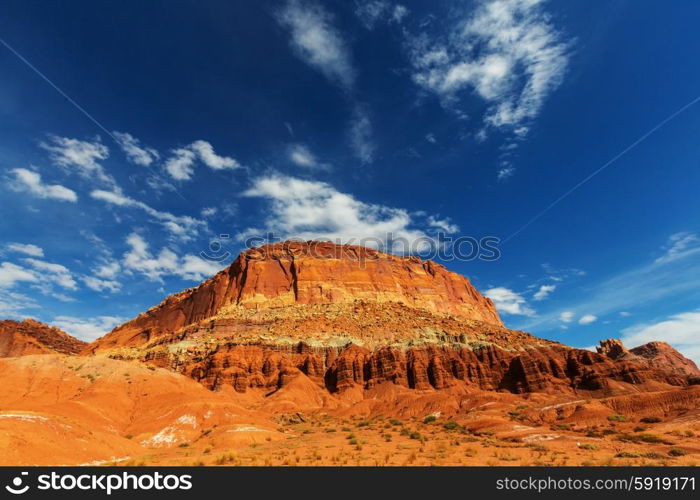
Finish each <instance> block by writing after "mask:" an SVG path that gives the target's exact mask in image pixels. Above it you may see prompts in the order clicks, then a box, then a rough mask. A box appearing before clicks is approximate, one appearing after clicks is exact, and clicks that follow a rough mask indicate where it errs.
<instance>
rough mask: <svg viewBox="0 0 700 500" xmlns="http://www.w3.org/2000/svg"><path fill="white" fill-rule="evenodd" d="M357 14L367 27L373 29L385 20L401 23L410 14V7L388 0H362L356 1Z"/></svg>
mask: <svg viewBox="0 0 700 500" xmlns="http://www.w3.org/2000/svg"><path fill="white" fill-rule="evenodd" d="M355 15H356V16H357V17H358V19H359V20H360V22H361V23H362V25H363V26H364V27H365V28H367V29H368V30H372V29H374V28H375V26H376V25H377V24H378V23H379V22H381V21H384V20H387V21H390V22H395V23H400V22H401V21H403V18H404V17H406V16H407V15H408V9H407V8H406V7H404V6H403V5H399V4H397V5H392V4H391V2H388V1H386V0H361V1H357V2H355Z"/></svg>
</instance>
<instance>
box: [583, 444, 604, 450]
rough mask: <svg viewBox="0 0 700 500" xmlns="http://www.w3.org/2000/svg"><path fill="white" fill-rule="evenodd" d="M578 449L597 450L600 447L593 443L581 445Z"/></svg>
mask: <svg viewBox="0 0 700 500" xmlns="http://www.w3.org/2000/svg"><path fill="white" fill-rule="evenodd" d="M578 447H579V448H581V449H582V450H597V449H599V448H600V446H598V445H597V444H593V443H581V444H580V445H578Z"/></svg>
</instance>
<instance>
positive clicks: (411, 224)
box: [241, 175, 428, 245]
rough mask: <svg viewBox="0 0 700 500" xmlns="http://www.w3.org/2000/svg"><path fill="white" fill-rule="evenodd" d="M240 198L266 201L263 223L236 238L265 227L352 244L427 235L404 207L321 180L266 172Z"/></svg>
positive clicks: (411, 239) (413, 239)
mask: <svg viewBox="0 0 700 500" xmlns="http://www.w3.org/2000/svg"><path fill="white" fill-rule="evenodd" d="M244 196H248V197H256V198H263V199H266V200H268V201H269V202H270V207H269V208H268V209H267V213H268V217H267V219H266V221H265V225H264V227H259V228H251V229H248V230H247V231H245V232H244V234H242V235H241V237H245V236H249V235H260V234H265V233H266V232H268V231H271V232H273V233H275V234H277V235H279V236H281V237H294V238H303V239H320V238H325V239H331V240H339V241H342V242H345V243H355V244H357V243H358V242H359V241H360V240H362V239H363V238H374V240H375V241H376V242H381V243H382V244H384V245H385V244H386V239H387V235H389V234H391V235H393V237H394V238H396V239H398V238H405V239H406V240H407V241H408V242H416V241H420V240H421V239H424V238H428V235H427V234H426V233H425V231H424V230H423V229H422V228H421V227H419V226H420V225H419V222H418V221H417V220H414V218H412V216H411V214H409V212H408V211H406V210H403V209H400V208H393V207H387V206H384V205H376V204H369V203H364V202H362V201H359V200H357V199H356V198H354V197H353V196H352V195H350V194H346V193H342V192H340V191H338V190H336V189H335V188H334V187H332V186H331V185H329V184H327V183H325V182H318V181H309V180H303V179H298V178H295V177H287V176H282V175H270V176H265V177H260V178H257V179H255V180H254V182H253V186H252V187H251V188H250V189H248V190H247V191H246V192H245V193H244ZM422 222H423V224H425V220H423V221H422Z"/></svg>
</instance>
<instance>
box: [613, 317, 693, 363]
mask: <svg viewBox="0 0 700 500" xmlns="http://www.w3.org/2000/svg"><path fill="white" fill-rule="evenodd" d="M621 333H622V341H623V342H624V343H625V345H627V346H628V347H635V346H638V345H641V344H646V343H647V342H651V341H654V340H661V341H664V342H668V343H669V344H671V345H672V346H674V347H675V348H676V349H678V350H679V351H681V352H682V353H683V354H685V355H686V356H688V357H690V358H692V359H693V360H695V361H696V362H697V363H700V311H689V312H683V313H679V314H674V315H672V316H669V317H668V318H665V319H663V320H660V321H657V322H652V323H647V324H638V325H634V326H631V327H629V328H625V329H624V330H622V332H621Z"/></svg>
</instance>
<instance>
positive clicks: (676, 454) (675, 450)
mask: <svg viewBox="0 0 700 500" xmlns="http://www.w3.org/2000/svg"><path fill="white" fill-rule="evenodd" d="M668 454H669V455H671V456H672V457H683V456H685V455H687V454H688V452H687V451H685V450H681V449H680V448H671V449H670V450H668Z"/></svg>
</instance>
